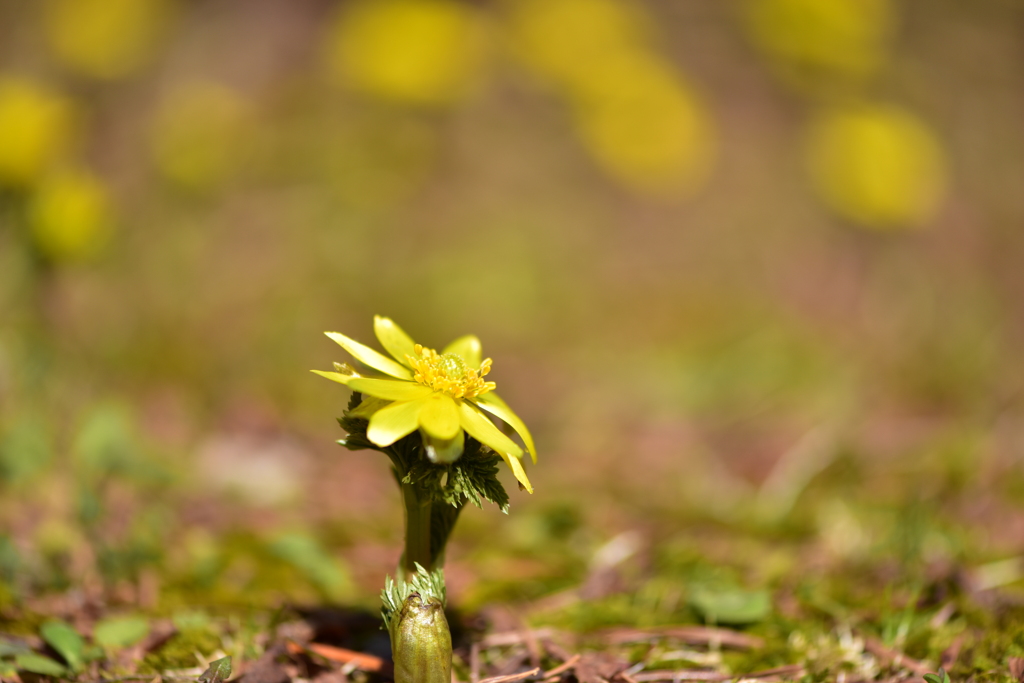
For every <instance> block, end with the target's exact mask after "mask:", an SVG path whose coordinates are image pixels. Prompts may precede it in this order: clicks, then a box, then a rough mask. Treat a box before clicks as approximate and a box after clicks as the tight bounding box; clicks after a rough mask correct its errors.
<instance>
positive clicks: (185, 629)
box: [139, 611, 223, 674]
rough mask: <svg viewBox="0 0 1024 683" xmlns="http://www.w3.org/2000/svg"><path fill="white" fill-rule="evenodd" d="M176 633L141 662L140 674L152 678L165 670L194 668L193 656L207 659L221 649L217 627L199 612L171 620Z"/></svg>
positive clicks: (177, 615) (205, 615)
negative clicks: (150, 675) (197, 655)
mask: <svg viewBox="0 0 1024 683" xmlns="http://www.w3.org/2000/svg"><path fill="white" fill-rule="evenodd" d="M171 621H172V623H173V624H174V627H175V628H176V629H178V632H177V633H176V634H175V635H174V636H173V637H172V638H171V639H170V640H169V641H167V643H166V644H165V645H164V646H163V647H161V648H160V649H159V650H157V651H156V652H153V653H150V654H148V655H146V656H145V658H144V659H143V660H142V664H141V665H140V667H139V671H140V673H145V674H156V673H160V672H162V671H166V670H168V669H184V668H189V667H193V666H195V665H196V654H197V653H198V654H200V655H203V656H204V657H205V656H209V655H211V654H213V653H214V652H216V651H217V650H219V649H221V648H222V647H223V643H222V642H221V637H220V633H219V629H218V628H217V625H216V624H215V623H214V622H213V620H212V619H211V618H210V617H209V615H207V614H205V613H203V612H197V611H185V612H179V613H177V614H175V615H173V616H172V617H171Z"/></svg>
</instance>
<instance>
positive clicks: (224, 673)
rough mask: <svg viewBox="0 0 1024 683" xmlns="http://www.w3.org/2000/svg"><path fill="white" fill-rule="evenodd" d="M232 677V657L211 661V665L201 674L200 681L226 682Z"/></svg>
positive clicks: (200, 682)
mask: <svg viewBox="0 0 1024 683" xmlns="http://www.w3.org/2000/svg"><path fill="white" fill-rule="evenodd" d="M229 678H231V657H221V658H220V659H215V660H213V661H212V662H210V667H209V668H208V669H207V670H206V671H204V672H203V673H202V675H200V676H199V683H224V681H226V680H228V679H229Z"/></svg>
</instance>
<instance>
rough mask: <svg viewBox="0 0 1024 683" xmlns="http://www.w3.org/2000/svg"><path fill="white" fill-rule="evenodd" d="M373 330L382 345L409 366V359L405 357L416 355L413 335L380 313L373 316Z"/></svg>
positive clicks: (400, 361)
mask: <svg viewBox="0 0 1024 683" xmlns="http://www.w3.org/2000/svg"><path fill="white" fill-rule="evenodd" d="M373 332H374V334H376V335H377V340H378V341H379V342H380V345H381V346H383V347H384V349H385V350H386V351H387V352H388V353H390V354H391V355H392V356H394V358H395V360H397V361H398V362H399V363H401V364H402V365H404V366H406V367H408V366H409V361H408V360H406V359H405V357H406V355H409V356H415V355H416V350H415V348H414V347H415V346H416V344H415V343H414V342H413V340H412V337H410V336H409V335H407V334H406V333H405V331H404V330H403V329H402V328H401V327H399V326H398V325H396V324H395V322H394V321H393V320H392V319H391V318H385V317H382V316H379V315H375V316H373Z"/></svg>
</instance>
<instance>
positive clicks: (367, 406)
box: [348, 396, 391, 420]
mask: <svg viewBox="0 0 1024 683" xmlns="http://www.w3.org/2000/svg"><path fill="white" fill-rule="evenodd" d="M389 405H391V401H386V400H384V399H382V398H374V397H373V396H365V397H363V401H362V403H360V404H359V405H357V406H356V407H355V409H353V410H350V411H348V416H349V417H358V418H360V419H362V420H369V419H370V418H371V417H373V414H374V413H376V412H377V411H378V410H380V409H381V408H385V407H387V406H389Z"/></svg>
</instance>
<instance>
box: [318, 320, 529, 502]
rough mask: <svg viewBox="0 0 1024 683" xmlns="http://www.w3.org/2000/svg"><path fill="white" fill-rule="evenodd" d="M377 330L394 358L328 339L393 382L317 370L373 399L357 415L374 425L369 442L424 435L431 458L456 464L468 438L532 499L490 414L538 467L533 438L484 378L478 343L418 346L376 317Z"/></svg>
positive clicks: (517, 458) (517, 456)
mask: <svg viewBox="0 0 1024 683" xmlns="http://www.w3.org/2000/svg"><path fill="white" fill-rule="evenodd" d="M373 329H374V332H375V333H376V334H377V339H378V340H380V343H381V345H382V346H383V347H384V348H385V349H386V350H387V352H388V353H390V354H391V356H392V358H394V360H392V358H388V357H387V356H385V355H383V354H381V353H378V352H377V351H374V350H373V349H371V348H370V347H368V346H364V345H363V344H360V343H359V342H357V341H354V340H352V339H349V338H348V337H346V336H345V335H343V334H340V333H338V332H327V333H326V334H327V336H328V337H330V338H331V339H333V340H334V341H336V342H337V343H338V344H340V345H341V347H342V348H344V349H345V350H346V351H348V352H349V353H350V354H352V357H353V358H355V359H356V360H358V361H359V362H361V363H363V364H365V365H367V366H369V367H371V368H373V369H374V370H379V371H380V372H383V373H384V374H386V375H389V376H390V377H391V379H371V378H368V377H362V376H360V375H359V374H358V373H356V372H355V371H354V370H352V369H351V368H350V367H349V366H347V365H340V364H336V365H335V368H336V369H337V370H338V372H322V371H320V370H314V371H313V372H315V373H316V374H318V375H321V376H323V377H326V378H327V379H330V380H334V381H335V382H340V383H342V384H344V385H345V386H347V387H348V388H349V389H352V390H353V391H357V392H359V393H361V394H363V395H365V396H367V397H370V398H367V399H364V401H363V403H362V404H361V405H360V406H359V408H358V409H357V411H358V413H357V414H358V415H360V416H361V417H367V418H368V419H369V425H368V427H367V429H366V436H367V438H368V439H369V440H370V441H371V442H373V443H374V444H376V445H378V446H381V447H386V446H390V445H391V444H393V443H395V442H396V441H398V440H399V439H401V438H402V437H404V436H407V435H409V434H411V433H413V432H414V431H416V430H417V429H419V430H420V432H421V433H422V434H423V442H424V444H425V446H426V451H427V456H428V457H429V458H430V460H431V461H432V462H435V463H450V462H454V461H455V460H458V458H459V456H461V455H462V448H463V441H464V438H465V434H466V433H468V434H469V435H470V436H472V437H473V438H474V439H476V440H477V441H479V442H480V443H482V444H485V445H487V446H489V447H491V448H492V449H493V450H494V451H495V452H497V453H498V454H499V455H500V456H501V457H502V458H503V459H504V460H505V463H506V464H507V465H508V466H509V468H511V470H512V473H513V474H514V475H515V477H516V479H518V480H519V482H520V483H521V484H522V485H523V486H524V487H525V488H526V490H527V491H529V492H530V493H533V487H532V486H531V485H530V480H529V479H528V478H527V477H526V471H525V469H524V468H523V465H522V462H521V459H522V457H523V449H522V448H520V447H519V446H518V445H516V443H515V442H514V441H512V439H510V438H508V437H507V436H506V435H505V434H503V433H502V432H501V431H500V430H499V429H498V428H497V427H495V426H494V423H493V422H491V420H490V419H489V418H488V415H487V414H488V413H490V414H491V415H494V416H495V417H497V418H499V419H501V420H503V421H505V422H507V423H508V424H509V425H510V426H511V427H512V429H514V430H515V431H516V433H518V434H519V436H521V437H522V439H523V442H524V443H525V444H526V448H527V450H528V451H529V452H530V456H531V458H532V459H533V461H534V462H536V461H537V451H536V449H535V447H534V445H533V437H532V436H530V432H529V430H528V429H527V428H526V425H525V424H523V421H522V420H521V419H519V416H518V415H516V414H515V413H514V412H512V409H511V408H509V407H508V404H506V403H505V402H504V401H503V400H501V398H499V397H498V395H497V394H496V393H494V388H495V383H494V382H490V381H487V380H486V379H485V377H486V376H487V374H488V373H489V372H490V370H491V359H490V358H487V359H485V360H481V355H482V354H481V347H480V340H479V339H477V337H476V336H474V335H467V336H465V337H459V338H458V339H456V340H455V341H453V342H452V343H450V344H449V345H448V346H446V347H445V348H444V349H442V350H441V351H440V352H437V351H435V350H434V349H428V348H426V347H424V346H422V345H420V344H416V343H414V342H413V340H412V338H410V337H409V335H407V334H406V333H405V332H404V331H403V330H402V329H401V328H400V327H399V326H398V325H396V324H395V323H394V322H392V321H391V320H390V319H388V318H382V317H381V316H375V317H374V319H373Z"/></svg>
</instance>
